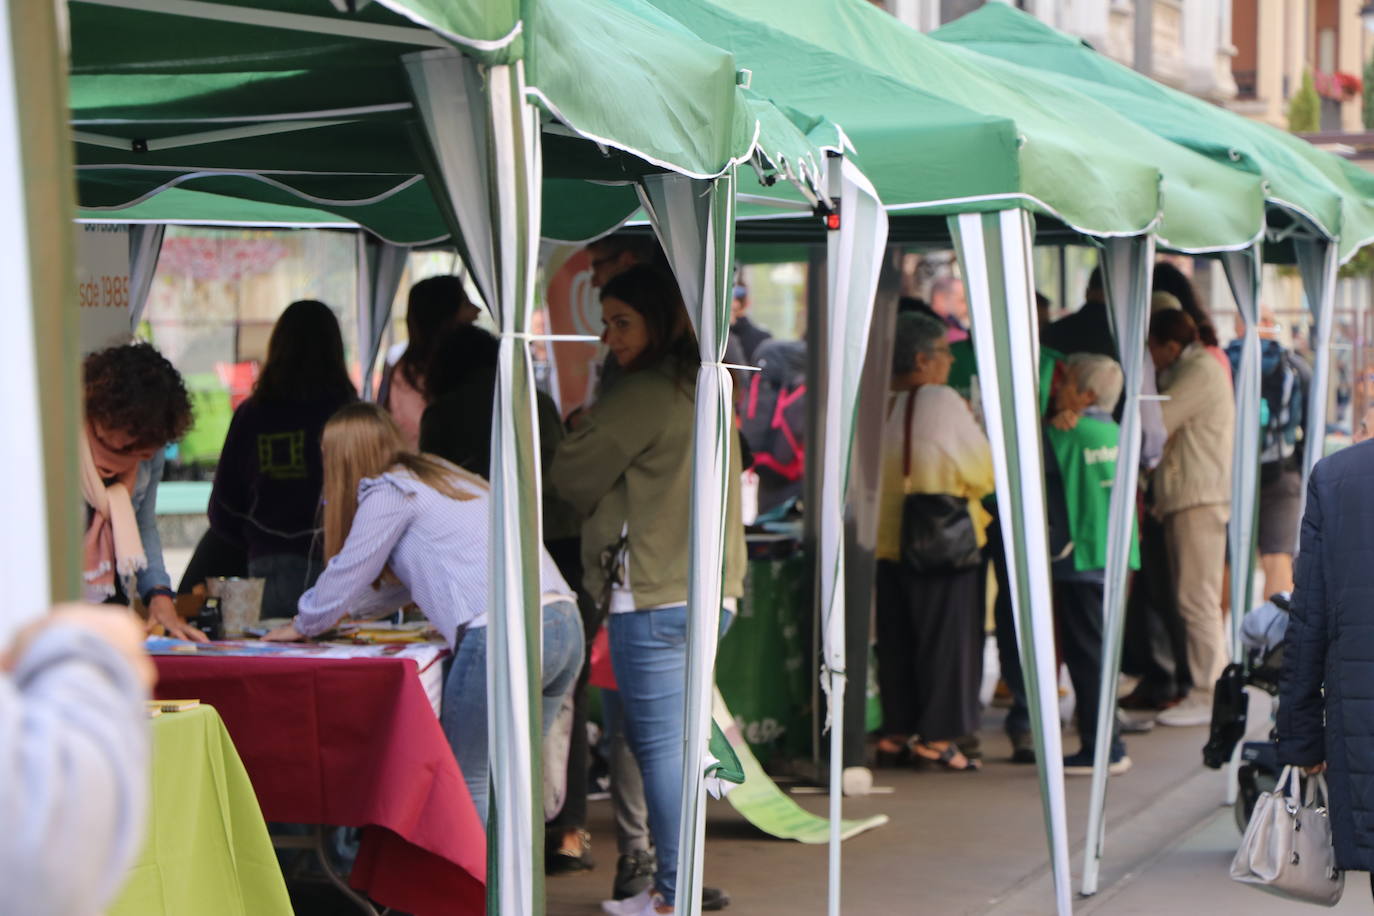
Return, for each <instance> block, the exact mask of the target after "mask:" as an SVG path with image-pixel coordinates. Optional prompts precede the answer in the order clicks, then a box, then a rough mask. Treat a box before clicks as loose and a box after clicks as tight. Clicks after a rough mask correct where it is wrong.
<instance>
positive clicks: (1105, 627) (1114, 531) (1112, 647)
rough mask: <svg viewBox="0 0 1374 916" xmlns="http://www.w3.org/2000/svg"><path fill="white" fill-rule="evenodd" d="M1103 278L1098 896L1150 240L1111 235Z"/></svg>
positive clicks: (1130, 539) (1093, 821)
mask: <svg viewBox="0 0 1374 916" xmlns="http://www.w3.org/2000/svg"><path fill="white" fill-rule="evenodd" d="M1102 266H1103V274H1104V276H1103V280H1104V281H1105V285H1106V290H1107V302H1108V305H1109V314H1110V315H1111V318H1112V327H1113V330H1114V335H1115V338H1116V342H1117V353H1118V356H1119V358H1120V361H1121V369H1122V374H1123V375H1124V391H1125V392H1126V404H1125V408H1124V410H1123V411H1122V414H1121V437H1120V445H1119V447H1118V450H1117V458H1116V479H1115V480H1114V481H1113V483H1112V499H1111V510H1110V516H1109V519H1108V531H1107V568H1106V571H1105V585H1104V589H1103V603H1102V610H1103V621H1102V683H1101V685H1100V690H1099V694H1098V707H1097V734H1096V735H1095V742H1094V745H1093V780H1092V788H1091V794H1090V795H1089V798H1088V831H1087V842H1086V843H1085V844H1084V850H1083V883H1082V889H1083V894H1084V896H1090V895H1092V894H1095V893H1097V885H1098V875H1099V872H1100V870H1101V866H1102V855H1103V851H1104V847H1105V845H1106V825H1107V821H1106V815H1105V812H1106V805H1107V766H1108V763H1109V761H1110V755H1111V744H1112V732H1113V731H1114V730H1115V726H1116V683H1117V675H1118V674H1119V673H1120V671H1121V644H1122V637H1123V635H1124V632H1125V629H1126V583H1127V581H1128V580H1129V577H1130V558H1131V546H1132V545H1133V544H1134V543H1135V537H1136V532H1135V497H1136V488H1137V485H1138V482H1139V479H1140V447H1141V418H1140V403H1141V402H1140V395H1141V389H1142V386H1143V384H1144V376H1145V373H1146V372H1147V371H1152V370H1153V366H1149V367H1147V365H1146V361H1147V360H1148V359H1149V357H1148V356H1147V354H1146V350H1145V332H1146V330H1147V328H1148V325H1149V319H1150V287H1151V284H1152V280H1153V266H1154V238H1153V237H1152V236H1136V237H1134V238H1120V239H1108V240H1106V241H1105V242H1104V243H1103V245H1102Z"/></svg>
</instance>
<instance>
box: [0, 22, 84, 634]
mask: <svg viewBox="0 0 1374 916" xmlns="http://www.w3.org/2000/svg"><path fill="white" fill-rule="evenodd" d="M41 9H42V6H41V5H40V6H39V7H37V8H35V9H34V10H28V11H27V12H26V9H25V6H24V5H22V4H15V3H12V2H10V0H4V2H0V47H3V48H5V49H6V52H7V53H6V54H5V55H4V63H3V64H0V162H3V166H4V167H3V168H0V202H2V203H3V206H4V210H5V213H6V214H7V216H8V218H6V219H4V220H0V259H2V260H3V270H0V283H2V284H3V290H4V296H5V301H6V303H8V305H9V308H8V309H7V312H6V316H7V327H6V331H5V334H4V335H0V390H3V391H4V392H5V404H6V408H5V417H6V421H7V430H6V435H5V436H4V437H2V438H0V470H3V472H4V474H5V477H6V479H7V480H9V481H10V482H11V486H10V492H9V494H8V496H7V497H6V506H5V513H6V518H7V522H8V523H7V524H6V525H5V528H4V533H3V534H2V535H0V543H2V544H3V553H4V557H5V562H4V566H3V568H4V569H5V570H6V571H7V572H9V573H10V575H8V576H6V582H7V589H6V591H7V594H6V600H5V604H4V608H3V610H0V645H8V643H9V637H10V634H11V633H12V632H13V631H14V630H15V629H17V628H18V627H19V626H20V625H21V624H23V623H25V622H26V621H27V620H28V619H29V618H31V617H34V616H37V615H38V614H40V613H42V612H43V611H44V610H45V609H46V608H47V606H48V605H49V604H51V603H52V600H53V598H54V597H62V598H65V597H71V596H74V594H75V590H76V585H77V581H76V579H75V577H73V579H72V581H71V583H70V589H71V591H70V593H68V594H58V595H56V596H54V593H53V585H54V581H55V580H57V579H59V578H60V576H59V575H58V574H57V573H58V572H59V568H60V567H61V566H62V565H63V564H62V557H61V556H60V554H56V553H54V551H53V548H54V547H57V546H59V545H58V544H57V543H56V542H57V538H56V537H54V536H53V535H55V534H60V531H54V530H52V529H50V527H49V522H50V521H52V522H53V523H54V527H55V526H56V523H57V520H58V519H60V518H61V515H60V514H59V513H52V514H51V515H50V513H49V505H48V501H47V498H48V496H49V495H50V494H51V493H52V492H53V486H52V485H53V484H54V483H57V484H58V486H63V487H67V488H69V489H74V488H72V487H71V484H70V481H71V480H74V479H75V472H76V462H75V461H74V460H73V459H72V458H71V457H70V455H71V453H72V452H73V451H74V449H71V448H70V445H71V440H70V437H64V439H65V441H62V440H57V441H54V439H53V438H51V437H50V436H45V435H44V434H45V432H49V433H51V432H52V431H53V430H54V429H55V428H57V429H61V428H62V427H61V426H60V425H58V424H60V423H62V422H64V421H65V422H66V423H67V424H69V426H70V429H71V430H72V431H73V432H74V430H75V429H76V424H75V415H76V410H77V405H76V403H74V400H75V394H76V385H75V371H74V368H73V367H75V365H76V364H77V359H76V334H75V333H74V331H75V319H76V316H75V311H76V310H75V308H74V306H73V305H72V303H74V302H75V301H76V295H75V289H74V287H75V285H76V279H75V276H76V271H75V268H74V265H73V261H72V244H73V239H72V235H71V225H70V223H69V222H68V220H69V219H70V217H71V199H70V192H69V191H67V190H66V189H67V188H68V187H69V184H70V180H71V179H70V175H69V173H68V172H67V171H66V170H67V169H68V168H69V167H70V165H71V163H70V159H69V154H68V153H67V151H66V150H67V140H66V138H65V137H64V136H63V133H62V131H61V125H60V124H58V123H48V122H46V121H45V120H43V119H42V109H41V108H39V107H38V106H44V105H52V104H55V105H57V106H58V108H57V109H56V110H59V111H60V110H61V107H62V105H63V104H64V102H63V100H62V98H61V95H62V93H63V92H64V91H65V87H66V79H65V75H64V71H63V70H61V69H59V68H58V67H57V64H56V59H55V58H56V56H57V46H58V43H57V36H56V32H55V29H54V23H53V7H51V6H49V7H47V12H45V13H44V12H37V11H38V10H41ZM30 14H33V15H30ZM35 39H37V40H41V41H42V42H43V43H44V45H43V46H37V45H34V46H29V45H28V43H29V42H32V41H34V40H35ZM49 49H50V50H49ZM45 55H47V56H50V57H51V58H52V59H51V60H45V59H44V58H45ZM47 63H50V64H51V65H52V66H51V67H50V68H49V67H44V66H41V65H42V64H47ZM49 70H50V71H51V72H49ZM50 76H53V77H57V79H56V82H55V84H54V85H51V86H50V85H49V83H50V82H52V81H50V80H49V77H50ZM30 80H33V81H35V82H37V83H38V85H37V86H27V87H26V88H25V89H24V90H23V91H21V90H20V85H21V84H24V83H27V82H28V81H30ZM47 90H51V91H47ZM45 93H46V96H47V97H45ZM36 114H37V115H39V117H35V115H36ZM64 192H65V193H64ZM64 316H65V317H67V318H68V319H69V323H68V327H69V328H70V329H71V330H72V331H73V333H71V334H70V335H69V339H63V337H62V336H60V335H59V336H54V334H53V332H54V331H59V332H60V331H61V330H62V327H63V324H64V321H63V318H64ZM54 371H55V372H59V373H64V374H67V375H69V376H70V379H67V378H63V379H62V380H61V381H60V382H59V381H58V380H57V379H54V378H53V377H52V375H50V374H49V373H52V372H54ZM64 394H65V395H68V396H70V397H72V400H71V401H66V402H63V400H62V395H64ZM45 415H46V416H49V417H53V416H54V415H55V417H56V418H60V419H58V422H57V423H52V422H49V423H46V424H45ZM45 426H46V429H45ZM62 446H67V448H65V449H64V448H62ZM63 508H70V509H71V510H73V511H72V519H73V521H74V520H75V518H76V516H75V506H67V507H63ZM73 527H74V525H73ZM73 572H75V571H74V570H73Z"/></svg>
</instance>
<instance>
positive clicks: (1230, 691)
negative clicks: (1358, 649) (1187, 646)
mask: <svg viewBox="0 0 1374 916" xmlns="http://www.w3.org/2000/svg"><path fill="white" fill-rule="evenodd" d="M1290 597H1291V596H1290V595H1289V594H1288V593H1287V592H1280V593H1278V594H1275V595H1273V596H1272V597H1271V598H1270V599H1269V600H1268V601H1266V602H1265V603H1264V604H1262V605H1260V606H1259V607H1257V608H1255V609H1254V610H1253V611H1251V612H1250V613H1248V614H1246V615H1245V619H1244V621H1242V622H1241V643H1242V644H1243V645H1244V646H1245V649H1246V660H1245V663H1244V664H1240V665H1236V664H1232V665H1228V666H1227V668H1226V670H1225V671H1223V672H1222V675H1221V677H1220V678H1219V679H1218V680H1217V686H1216V692H1215V693H1214V694H1213V700H1212V727H1211V730H1210V733H1209V734H1208V737H1207V744H1206V746H1205V747H1203V749H1202V762H1203V763H1204V764H1205V765H1206V766H1209V767H1211V768H1212V769H1214V770H1219V769H1221V768H1222V767H1224V766H1226V765H1227V764H1228V763H1229V762H1230V761H1231V756H1232V755H1233V754H1234V753H1235V750H1236V745H1237V744H1239V743H1240V741H1241V739H1242V738H1244V737H1245V727H1246V714H1247V712H1248V709H1249V703H1250V698H1249V696H1247V695H1246V693H1245V688H1246V687H1247V686H1250V687H1255V688H1257V689H1259V690H1263V691H1264V692H1265V693H1267V694H1269V695H1270V696H1272V697H1274V699H1275V703H1274V706H1273V709H1274V711H1275V713H1277V711H1278V695H1279V673H1280V671H1281V670H1282V669H1283V644H1284V637H1285V636H1286V635H1287V632H1288V607H1289V599H1290ZM1240 759H1241V765H1240V768H1239V770H1238V772H1237V774H1236V781H1237V783H1238V786H1237V792H1236V805H1235V814H1236V825H1237V826H1238V827H1240V830H1241V832H1242V833H1244V832H1245V828H1246V827H1247V826H1248V825H1249V823H1250V814H1251V812H1253V811H1254V810H1255V802H1256V801H1257V800H1258V799H1259V797H1260V794H1261V793H1264V792H1269V791H1271V790H1273V789H1274V787H1275V786H1276V785H1277V784H1278V778H1279V771H1280V770H1281V769H1282V767H1280V766H1279V762H1278V759H1279V755H1278V737H1277V735H1276V734H1275V732H1274V730H1273V729H1272V728H1271V729H1270V732H1269V740H1267V741H1246V742H1245V743H1244V744H1242V745H1241V749H1240Z"/></svg>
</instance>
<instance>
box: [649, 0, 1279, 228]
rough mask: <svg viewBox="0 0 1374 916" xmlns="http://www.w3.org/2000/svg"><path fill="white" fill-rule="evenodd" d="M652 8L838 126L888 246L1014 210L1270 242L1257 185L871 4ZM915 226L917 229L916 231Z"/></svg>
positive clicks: (778, 96)
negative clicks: (875, 197)
mask: <svg viewBox="0 0 1374 916" xmlns="http://www.w3.org/2000/svg"><path fill="white" fill-rule="evenodd" d="M652 2H654V4H655V5H656V6H658V7H659V8H660V9H663V10H664V11H666V12H669V13H671V14H672V15H673V16H674V17H675V18H678V19H679V20H680V21H682V22H683V23H684V24H685V25H687V26H689V27H690V28H691V29H692V30H693V31H694V32H695V33H696V34H697V35H699V36H700V37H701V38H703V39H705V40H707V41H710V42H711V43H713V44H717V45H719V46H720V47H722V48H725V49H727V50H729V51H731V52H733V53H734V55H735V57H736V59H737V60H738V61H739V62H740V64H741V65H742V66H745V67H749V68H750V69H751V70H753V72H754V74H755V77H754V88H755V89H756V90H757V91H759V92H760V93H762V94H765V95H767V96H768V97H770V98H772V99H773V100H774V101H776V102H778V103H780V104H791V105H796V106H797V107H800V108H804V109H806V110H808V111H814V112H819V113H822V114H825V115H827V116H829V117H830V118H832V119H833V120H835V121H837V122H839V123H840V124H841V125H842V126H843V128H844V130H845V133H846V134H847V135H848V137H849V138H850V139H851V141H852V142H853V145H854V148H855V151H856V156H855V162H856V163H857V164H859V165H860V166H861V167H862V168H863V170H864V172H865V174H867V175H868V176H869V178H870V179H871V180H872V181H873V182H874V185H875V187H876V188H877V190H878V193H879V195H880V196H881V197H882V199H883V201H884V203H885V205H886V206H887V208H888V211H889V214H890V215H892V216H893V217H894V219H893V222H892V237H893V239H894V240H903V239H904V235H905V234H909V235H910V236H911V240H913V241H920V240H924V239H923V238H922V236H924V235H931V236H932V237H935V236H937V235H938V230H937V228H936V227H937V226H938V225H939V223H940V222H942V221H943V220H942V219H941V220H931V219H929V217H931V216H938V217H941V218H942V217H944V216H945V215H948V214H957V213H961V212H990V211H996V210H1001V209H1006V208H1007V207H1020V208H1024V209H1027V210H1029V211H1031V212H1032V213H1034V214H1035V215H1036V217H1037V220H1036V224H1037V233H1038V234H1041V233H1050V234H1052V235H1053V234H1057V235H1059V236H1060V237H1063V238H1072V237H1081V236H1083V235H1088V236H1096V237H1099V238H1103V237H1116V236H1123V235H1137V234H1141V233H1146V232H1149V233H1153V234H1156V235H1157V236H1159V238H1160V242H1161V245H1163V246H1165V247H1169V248H1173V249H1176V250H1181V251H1219V250H1229V249H1233V248H1241V247H1245V246H1246V245H1249V244H1251V243H1252V242H1253V241H1254V240H1255V239H1256V238H1257V237H1258V236H1259V235H1260V233H1261V231H1262V228H1263V225H1264V195H1263V188H1262V183H1261V181H1260V179H1259V177H1258V176H1257V175H1254V174H1246V173H1242V172H1238V171H1236V170H1235V169H1231V168H1227V167H1224V166H1220V165H1218V164H1217V163H1216V162H1213V161H1210V160H1208V159H1207V158H1206V157H1204V156H1201V155H1199V154H1197V153H1195V152H1193V151H1192V150H1187V149H1181V148H1180V147H1178V146H1177V145H1176V144H1173V143H1170V142H1168V141H1167V140H1164V139H1163V138H1161V137H1159V136H1157V135H1155V134H1153V133H1151V132H1150V131H1148V130H1145V129H1142V128H1141V127H1140V126H1139V125H1137V124H1135V123H1133V122H1132V121H1130V120H1128V119H1126V118H1125V117H1123V116H1122V115H1120V114H1118V113H1116V112H1115V111H1113V110H1111V109H1110V108H1109V107H1108V106H1106V105H1104V104H1102V103H1100V102H1097V101H1095V100H1093V99H1092V98H1090V97H1088V96H1086V95H1084V94H1083V93H1080V92H1078V91H1076V90H1075V89H1074V88H1072V87H1069V86H1067V85H1065V81H1064V80H1062V79H1059V78H1057V77H1051V76H1048V75H1046V74H1044V73H1042V72H1039V71H1036V70H1033V69H1031V68H1027V67H1021V66H1018V65H1017V64H1014V63H1005V62H1000V61H990V60H989V59H988V58H987V57H986V56H983V55H980V54H977V53H976V52H971V51H967V50H965V49H963V48H959V47H956V46H952V45H949V44H946V43H943V42H938V41H935V40H933V39H931V38H929V37H928V36H925V35H922V34H921V33H919V32H916V31H915V30H912V29H909V28H907V27H906V26H903V25H902V24H901V23H899V22H897V21H896V20H895V19H893V18H892V17H891V16H890V15H888V14H886V13H884V12H883V11H882V10H880V9H877V8H876V7H873V6H872V5H871V4H868V3H864V2H861V0H843V2H832V0H798V2H797V3H794V4H790V5H789V6H788V11H787V13H788V14H787V16H785V17H779V16H777V15H776V7H775V5H774V4H771V3H770V2H768V0H741V2H737V3H730V4H728V6H727V5H726V4H724V3H723V2H721V3H718V2H712V0H652ZM741 215H742V217H743V218H744V219H745V220H746V222H747V221H749V220H750V218H751V217H753V216H755V215H756V214H755V213H753V212H751V211H749V210H747V209H742V211H741ZM906 216H912V217H914V218H915V219H916V222H915V225H914V226H913V227H912V228H911V229H910V230H904V229H903V227H902V221H903V218H904V217H906ZM922 217H926V218H925V219H921V218H922ZM922 226H925V227H927V228H926V229H925V230H923V229H922V228H921V227H922ZM944 234H945V236H946V237H947V235H948V229H947V227H946V228H945V230H944Z"/></svg>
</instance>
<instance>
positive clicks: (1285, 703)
mask: <svg viewBox="0 0 1374 916" xmlns="http://www.w3.org/2000/svg"><path fill="white" fill-rule="evenodd" d="M1278 732H1279V760H1280V761H1281V762H1282V763H1286V764H1295V765H1300V766H1311V765H1313V764H1317V763H1320V762H1322V761H1323V760H1325V761H1326V762H1327V765H1328V768H1329V769H1328V774H1327V782H1328V784H1329V786H1330V791H1331V826H1332V833H1333V835H1334V840H1335V846H1336V863H1337V864H1338V865H1339V866H1340V867H1341V868H1342V869H1347V870H1353V871H1371V870H1374V441H1369V442H1363V443H1361V444H1359V445H1355V446H1351V447H1350V448H1347V449H1344V450H1342V451H1340V452H1337V453H1336V454H1334V455H1332V456H1331V457H1329V458H1326V459H1324V460H1323V461H1321V462H1319V463H1318V464H1317V466H1316V468H1315V469H1314V470H1313V472H1312V480H1311V482H1310V483H1309V485H1308V487H1307V511H1306V513H1305V514H1304V515H1303V519H1302V545H1301V547H1300V552H1299V555H1298V560H1297V569H1296V572H1295V587H1294V591H1293V607H1292V617H1291V620H1290V622H1289V624H1288V636H1287V640H1286V642H1285V646H1284V655H1283V676H1282V678H1281V680H1280V687H1279V716H1278Z"/></svg>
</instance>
